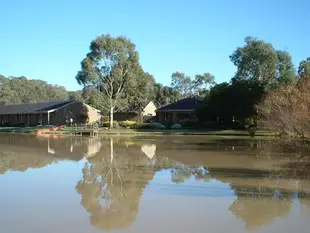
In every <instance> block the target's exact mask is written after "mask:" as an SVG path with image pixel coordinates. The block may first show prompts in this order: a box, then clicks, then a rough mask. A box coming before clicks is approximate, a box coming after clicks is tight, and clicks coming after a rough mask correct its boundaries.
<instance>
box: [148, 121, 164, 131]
mask: <svg viewBox="0 0 310 233" xmlns="http://www.w3.org/2000/svg"><path fill="white" fill-rule="evenodd" d="M150 128H151V129H165V128H166V127H165V126H164V125H163V124H160V123H158V122H153V123H151V125H150Z"/></svg>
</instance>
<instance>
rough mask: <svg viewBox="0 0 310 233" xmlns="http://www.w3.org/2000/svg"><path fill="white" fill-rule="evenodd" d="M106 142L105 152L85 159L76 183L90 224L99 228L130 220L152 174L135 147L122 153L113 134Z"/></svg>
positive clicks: (143, 157) (115, 226)
mask: <svg viewBox="0 0 310 233" xmlns="http://www.w3.org/2000/svg"><path fill="white" fill-rule="evenodd" d="M109 144H110V145H109V146H108V145H107V143H105V146H104V148H105V150H104V153H101V154H100V155H97V156H94V157H92V158H89V159H88V161H87V162H86V163H85V166H84V168H83V179H82V180H80V181H79V182H78V184H77V186H76V189H77V191H78V192H79V193H80V194H81V199H82V200H81V204H82V206H83V207H84V208H85V209H86V210H87V212H89V213H90V222H91V224H92V225H93V226H95V227H97V228H99V229H102V230H111V229H115V228H124V227H128V226H130V225H131V224H132V222H133V221H134V220H135V218H136V216H137V214H138V211H139V202H140V198H141V196H142V193H143V189H144V188H145V187H146V185H147V184H148V182H149V181H150V180H152V179H153V177H154V175H155V170H153V169H152V167H153V164H152V162H151V160H150V159H149V158H148V157H146V156H145V155H143V154H141V153H137V152H138V151H136V153H129V154H124V152H123V151H121V150H120V151H119V150H115V149H114V142H113V138H111V139H110V142H109ZM107 148H109V149H107ZM122 152H123V153H122Z"/></svg>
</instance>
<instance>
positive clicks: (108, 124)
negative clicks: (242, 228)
mask: <svg viewBox="0 0 310 233" xmlns="http://www.w3.org/2000/svg"><path fill="white" fill-rule="evenodd" d="M102 127H107V128H109V127H110V121H104V122H102ZM119 127H120V125H119V123H118V122H117V121H113V128H115V129H118V128H119Z"/></svg>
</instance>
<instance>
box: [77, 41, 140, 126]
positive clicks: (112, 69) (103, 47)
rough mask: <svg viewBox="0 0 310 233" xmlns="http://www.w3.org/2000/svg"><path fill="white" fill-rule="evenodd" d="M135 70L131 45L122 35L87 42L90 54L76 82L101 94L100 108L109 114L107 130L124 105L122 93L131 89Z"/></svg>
mask: <svg viewBox="0 0 310 233" xmlns="http://www.w3.org/2000/svg"><path fill="white" fill-rule="evenodd" d="M139 67H140V65H139V56H138V53H137V51H136V47H135V45H134V44H133V43H132V42H131V41H130V40H129V39H127V38H125V37H123V36H120V37H116V38H114V37H112V36H110V35H101V36H99V37H97V38H96V39H95V40H93V41H92V42H91V44H90V52H89V53H88V54H87V56H86V57H85V58H84V59H83V61H82V62H81V70H80V71H79V72H78V74H77V76H76V80H77V82H78V83H79V84H80V85H83V86H87V87H95V88H97V89H98V90H99V91H100V93H101V94H102V95H103V98H102V99H103V101H102V107H104V108H106V109H107V110H108V111H109V113H110V127H111V128H113V113H114V111H115V110H116V109H118V108H122V107H124V106H125V105H126V104H127V102H128V100H127V98H126V95H125V90H126V89H127V90H128V89H130V88H131V87H133V86H135V81H136V80H135V76H136V73H137V71H138V70H139Z"/></svg>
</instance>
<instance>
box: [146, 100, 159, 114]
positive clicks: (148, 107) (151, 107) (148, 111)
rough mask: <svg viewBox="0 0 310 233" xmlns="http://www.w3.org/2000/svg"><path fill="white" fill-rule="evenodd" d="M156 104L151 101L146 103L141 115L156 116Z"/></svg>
mask: <svg viewBox="0 0 310 233" xmlns="http://www.w3.org/2000/svg"><path fill="white" fill-rule="evenodd" d="M156 109H157V108H156V106H155V104H154V103H153V102H152V101H151V102H150V103H148V105H146V107H145V108H144V109H143V112H142V115H143V116H156V112H155V111H156Z"/></svg>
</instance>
